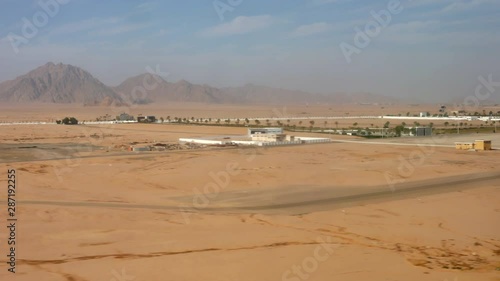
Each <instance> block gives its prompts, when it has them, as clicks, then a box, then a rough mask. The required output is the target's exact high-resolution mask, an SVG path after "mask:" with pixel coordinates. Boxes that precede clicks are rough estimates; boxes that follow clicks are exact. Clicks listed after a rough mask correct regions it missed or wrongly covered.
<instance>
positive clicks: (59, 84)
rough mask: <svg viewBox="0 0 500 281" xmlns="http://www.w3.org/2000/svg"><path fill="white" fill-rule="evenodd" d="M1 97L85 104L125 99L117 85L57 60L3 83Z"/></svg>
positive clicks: (24, 100)
mask: <svg viewBox="0 0 500 281" xmlns="http://www.w3.org/2000/svg"><path fill="white" fill-rule="evenodd" d="M0 101H3V102H45V103H80V104H83V105H110V104H112V103H116V104H122V103H123V101H122V99H121V98H120V97H119V95H117V94H116V93H115V91H113V89H111V88H110V87H108V86H106V85H104V84H103V83H102V82H100V81H99V80H97V79H96V78H94V77H93V76H92V75H91V74H90V73H88V72H87V71H85V70H83V69H81V68H78V67H75V66H72V65H65V64H53V63H47V64H45V65H43V66H40V67H38V68H36V69H35V70H32V71H30V72H29V73H27V74H25V75H22V76H19V77H17V78H16V79H14V80H10V81H5V82H3V83H0Z"/></svg>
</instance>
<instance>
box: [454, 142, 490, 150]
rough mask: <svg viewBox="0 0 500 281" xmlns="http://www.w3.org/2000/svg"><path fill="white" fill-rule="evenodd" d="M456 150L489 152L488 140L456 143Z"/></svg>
mask: <svg viewBox="0 0 500 281" xmlns="http://www.w3.org/2000/svg"><path fill="white" fill-rule="evenodd" d="M455 148H456V149H458V150H491V141H490V140H475V141H474V142H456V143H455Z"/></svg>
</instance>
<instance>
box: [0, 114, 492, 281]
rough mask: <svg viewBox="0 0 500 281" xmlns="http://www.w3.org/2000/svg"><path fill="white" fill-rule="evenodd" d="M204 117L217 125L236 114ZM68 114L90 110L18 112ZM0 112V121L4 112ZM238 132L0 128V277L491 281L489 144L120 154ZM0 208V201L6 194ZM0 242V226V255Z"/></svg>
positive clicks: (340, 139) (353, 142) (417, 142)
mask: <svg viewBox="0 0 500 281" xmlns="http://www.w3.org/2000/svg"><path fill="white" fill-rule="evenodd" d="M134 110H136V111H135V112H133V113H134V114H137V113H139V111H140V112H141V113H144V114H147V113H146V112H153V113H152V114H156V115H157V116H160V112H159V111H155V110H152V109H151V110H150V109H148V108H147V107H145V108H139V109H134ZM156 110H159V109H156ZM169 110H170V109H165V112H167V111H168V112H169V114H168V115H171V116H175V115H181V114H185V116H189V115H195V116H197V115H202V114H201V113H196V114H189V113H188V110H186V109H178V110H179V112H174V113H170V111H169ZM206 110H207V112H206V113H203V115H211V113H210V112H212V113H213V114H212V115H213V116H212V115H211V116H212V117H213V118H218V117H219V116H220V117H222V116H228V115H231V117H233V116H237V114H241V112H242V110H244V108H235V109H234V111H231V112H227V111H226V112H222V111H220V108H217V107H216V106H212V107H207V108H206ZM261 110H262V109H255V112H251V111H248V110H247V113H246V114H250V113H252V115H261V113H262V112H261ZM265 110H266V111H267V112H269V111H271V113H269V115H270V116H271V115H272V108H271V109H269V108H267V109H265ZM288 110H289V111H293V112H295V113H297V112H299V113H300V112H301V110H302V109H300V108H298V107H297V108H296V109H293V108H292V109H288ZM323 110H326V111H328V110H329V109H328V108H323ZM338 110H340V109H338ZM356 110H357V109H353V110H352V111H351V112H353V111H356ZM394 110H395V111H396V109H394ZM397 110H400V111H404V110H407V109H406V108H401V109H397ZM418 110H423V109H420V108H419V109H418ZM181 111H183V113H182V112H181ZM208 111H210V112H208ZM361 111H362V110H360V112H361ZM68 112H73V113H74V115H77V117H78V118H88V119H90V118H91V117H92V116H95V115H96V113H99V114H101V112H100V111H99V109H95V108H94V109H89V110H80V111H78V110H74V111H71V110H69V109H61V108H60V109H58V111H47V110H44V109H39V108H36V107H33V108H31V109H27V110H25V111H24V112H23V113H22V114H19V112H18V113H17V114H18V116H32V117H30V118H33V117H36V118H38V120H41V119H51V118H54V119H55V118H60V116H61V115H64V114H66V113H68ZM249 112H250V113H249ZM362 112H364V113H366V114H368V113H369V112H370V111H362ZM373 112H375V111H373ZM321 113H322V112H320V111H317V112H313V113H311V114H318V115H319V114H321ZM102 114H104V113H102ZM351 114H352V113H351ZM2 115H3V116H2V118H3V117H5V116H9V118H3V119H2V120H3V121H5V120H7V119H10V120H12V116H13V115H12V112H2ZM162 115H165V116H166V115H167V113H165V114H162ZM241 117H242V118H244V117H245V116H243V115H241ZM244 133H245V128H241V127H240V128H236V127H230V128H229V127H214V126H193V125H191V126H190V125H173V124H115V125H89V126H84V125H79V126H63V125H17V126H0V150H1V155H0V171H3V172H2V173H1V175H2V177H3V179H2V184H3V185H4V186H5V188H4V190H6V185H7V182H6V171H7V169H16V171H17V177H18V187H17V195H16V196H17V200H18V211H17V212H18V222H17V223H18V233H17V235H18V237H17V242H18V247H17V251H18V252H17V255H18V264H17V273H16V275H15V276H14V277H13V275H12V274H11V273H9V272H7V268H8V265H7V264H6V263H5V262H2V263H1V264H0V279H1V280H16V281H17V280H51V281H52V280H54V281H59V280H61V281H62V280H67V281H83V280H103V281H111V280H114V281H122V280H128V281H132V280H137V281H138V280H294V281H297V280H347V281H348V280H353V281H354V280H356V281H357V280H415V281H416V280H436V281H437V280H441V281H443V280H450V281H455V280H457V281H458V280H460V281H466V280H471V281H472V280H474V281H475V280H488V281H490V280H491V281H493V280H500V277H499V276H500V274H499V269H500V224H499V223H498V222H499V221H500V208H499V206H500V169H499V167H498V164H499V161H498V159H500V150H498V148H500V147H498V144H500V136H497V135H493V134H489V135H480V134H478V135H476V134H474V135H452V136H448V137H446V138H422V139H415V138H414V139H402V138H398V139H390V140H387V139H385V140H369V141H366V140H364V139H359V138H356V137H351V136H335V135H333V136H331V137H332V139H334V142H332V143H328V144H315V145H304V146H287V147H274V148H242V147H221V148H210V147H207V148H201V149H193V150H179V151H162V152H141V153H136V152H129V151H126V150H123V149H122V148H121V147H122V146H123V145H127V144H129V143H131V142H137V143H155V142H160V143H176V142H177V139H178V138H179V137H192V136H203V135H232V134H244ZM302 134H305V135H316V134H308V133H302ZM317 135H319V134H317ZM320 136H325V135H320ZM476 138H490V139H492V140H493V144H494V147H495V148H497V150H493V151H477V152H469V151H456V150H455V149H454V148H452V147H450V146H452V145H453V143H454V142H455V141H458V140H460V141H462V140H474V139H476ZM401 144H406V145H401ZM422 144H425V146H423V145H422ZM0 200H1V201H2V202H1V204H2V205H3V206H6V203H5V200H6V192H2V193H1V194H0ZM3 206H2V212H1V214H2V215H1V217H2V218H4V217H5V215H6V211H5V208H4V207H3ZM2 228H3V229H5V227H2ZM6 238H7V234H6V231H5V230H2V231H0V253H1V255H2V256H3V257H5V254H4V253H6V252H7V244H6V242H5V241H6ZM4 259H5V258H3V259H2V261H3V260H4Z"/></svg>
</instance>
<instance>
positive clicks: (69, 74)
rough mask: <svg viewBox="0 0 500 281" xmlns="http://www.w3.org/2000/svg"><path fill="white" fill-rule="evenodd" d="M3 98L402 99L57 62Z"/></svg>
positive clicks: (106, 101) (1, 91) (0, 96)
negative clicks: (101, 76)
mask: <svg viewBox="0 0 500 281" xmlns="http://www.w3.org/2000/svg"><path fill="white" fill-rule="evenodd" d="M138 89H142V91H141V90H138ZM0 101H1V102H44V103H63V104H64V103H78V104H83V105H88V106H91V105H104V106H109V105H113V104H114V105H126V104H132V103H134V104H148V103H166V102H196V103H212V104H263V103H268V104H283V103H289V104H290V103H397V102H398V100H397V99H395V98H390V97H386V96H382V95H374V94H370V93H352V94H343V93H339V94H330V95H323V94H313V93H308V92H303V91H296V90H288V89H278V88H272V87H266V86H259V85H254V84H248V85H245V86H242V87H227V88H216V87H212V86H209V85H199V84H192V83H190V82H188V81H186V80H181V81H178V82H168V81H166V80H164V79H163V78H161V77H159V76H153V75H152V74H141V75H138V76H135V77H131V78H128V79H126V80H125V81H123V82H122V83H121V84H120V85H118V86H116V87H108V86H106V85H104V84H103V83H102V82H100V81H99V80H98V79H96V78H94V77H93V76H92V75H91V74H90V73H88V72H87V71H85V70H83V69H81V68H78V67H75V66H72V65H65V64H53V63H47V64H45V65H43V66H41V67H38V68H36V69H35V70H33V71H31V72H29V73H27V74H25V75H22V76H19V77H17V78H16V79H14V80H10V81H5V82H3V83H0Z"/></svg>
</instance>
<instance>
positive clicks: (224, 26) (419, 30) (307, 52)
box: [0, 0, 500, 101]
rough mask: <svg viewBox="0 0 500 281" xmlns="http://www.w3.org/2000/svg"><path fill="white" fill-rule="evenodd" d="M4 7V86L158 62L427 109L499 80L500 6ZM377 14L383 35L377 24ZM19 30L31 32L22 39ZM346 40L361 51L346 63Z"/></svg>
mask: <svg viewBox="0 0 500 281" xmlns="http://www.w3.org/2000/svg"><path fill="white" fill-rule="evenodd" d="M57 1H59V2H57ZM66 2H67V3H66ZM0 3H1V4H0V5H1V9H0V63H1V65H2V67H0V81H4V80H7V79H13V78H15V77H16V76H18V75H21V74H24V73H26V72H27V71H29V70H31V69H33V68H35V67H37V66H39V65H42V64H45V63H46V62H48V61H53V62H55V63H58V62H62V63H67V64H73V65H76V66H80V67H83V68H84V69H86V70H88V71H90V72H91V73H92V74H93V75H94V76H96V77H97V78H98V79H100V80H101V81H103V82H104V83H106V84H108V85H116V84H118V83H120V82H121V81H122V80H123V79H125V78H127V77H130V76H133V75H137V74H140V73H144V72H145V68H146V67H147V66H151V67H153V68H155V67H156V66H157V65H159V67H160V69H161V70H162V71H163V72H169V73H170V76H169V77H168V80H172V81H175V80H179V79H186V80H188V81H191V82H194V83H206V84H210V85H213V86H219V87H222V86H239V85H244V84H247V83H255V84H262V85H268V86H273V87H281V88H290V89H300V90H305V91H310V92H320V93H331V92H372V93H378V94H386V95H391V96H402V97H413V98H416V97H418V98H419V99H420V100H424V101H425V100H429V101H436V100H446V99H448V98H450V97H460V96H466V95H470V94H471V93H473V91H474V87H475V86H476V85H477V84H478V79H477V78H478V76H485V77H486V76H488V75H489V74H492V75H493V80H495V81H500V56H499V50H500V1H498V0H455V1H452V0H413V1H410V0H401V1H397V0H383V1H378V0H375V1H361V0H288V1H285V0H281V1H278V0H267V1H264V0H216V1H213V0H206V1H202V0H184V1H168V0H167V1H159V0H121V1H119V0H110V1H96V0H41V1H33V0H2V1H1V2H0ZM41 3H51V4H52V5H49V6H50V7H51V8H52V9H49V12H51V13H52V14H49V12H47V10H46V9H44V8H43V5H41ZM54 3H57V4H56V5H54ZM214 3H215V6H217V7H218V8H219V9H222V10H224V8H226V10H225V11H224V12H221V11H222V10H219V12H217V8H215V7H214ZM398 3H399V4H398ZM390 5H395V6H394V7H398V8H397V9H393V10H394V11H391V10H390V9H389V6H390ZM55 6H57V8H55ZM396 10H397V11H398V12H396ZM381 11H382V12H381ZM384 12H387V13H389V15H390V20H388V21H386V22H385V23H387V24H386V25H385V26H383V25H382V24H381V23H380V22H377V21H376V20H375V19H374V17H373V15H372V13H376V14H381V13H384ZM43 14H45V15H46V18H43ZM221 15H222V16H221ZM37 16H38V19H37ZM44 20H45V22H44ZM26 21H28V22H29V23H28V24H34V25H35V23H37V26H36V25H35V27H36V29H37V30H36V32H32V33H31V34H30V33H26V32H24V33H23V29H25V30H24V31H26V25H27V24H26ZM369 23H371V24H373V23H375V24H378V26H376V25H375V26H373V25H372V27H374V28H377V29H372V31H373V33H372V35H373V36H369V37H368V38H369V43H368V44H365V45H356V43H355V41H354V38H355V36H356V35H357V33H358V31H359V30H361V31H362V32H365V31H364V30H365V27H366V26H367V24H369ZM355 28H357V29H355ZM358 35H359V34H358ZM28 37H29V38H28ZM20 38H21V39H20ZM343 43H344V46H346V45H349V46H352V47H353V48H355V49H357V51H356V52H355V53H352V54H351V55H350V56H349V60H348V59H346V55H345V54H344V53H343V50H342V48H341V47H340V46H341V44H343ZM13 46H15V47H13ZM16 48H17V52H16V51H15V49H16ZM350 50H351V51H352V49H350ZM344 52H345V50H344ZM498 92H500V89H499V90H498ZM498 92H497V93H498Z"/></svg>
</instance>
